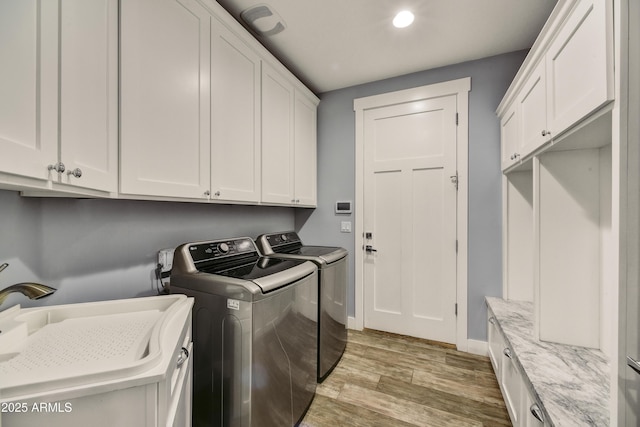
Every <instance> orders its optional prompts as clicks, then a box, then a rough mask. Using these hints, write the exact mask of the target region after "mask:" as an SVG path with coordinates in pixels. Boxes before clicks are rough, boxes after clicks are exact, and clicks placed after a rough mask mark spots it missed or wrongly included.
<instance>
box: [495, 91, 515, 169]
mask: <svg viewBox="0 0 640 427" xmlns="http://www.w3.org/2000/svg"><path fill="white" fill-rule="evenodd" d="M518 124H519V123H518V109H517V104H515V103H514V104H513V105H512V106H511V107H509V109H507V110H506V112H505V113H504V115H503V116H502V117H501V118H500V141H501V164H502V170H505V169H507V168H509V167H511V166H513V165H514V164H516V163H517V162H519V161H520V153H519V152H518V151H519V147H520V144H519V140H518V132H519V127H518Z"/></svg>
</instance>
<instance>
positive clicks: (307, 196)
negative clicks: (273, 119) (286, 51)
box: [294, 91, 317, 206]
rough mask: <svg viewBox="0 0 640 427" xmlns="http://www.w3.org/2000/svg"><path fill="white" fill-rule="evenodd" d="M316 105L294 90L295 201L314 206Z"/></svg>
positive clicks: (315, 183)
mask: <svg viewBox="0 0 640 427" xmlns="http://www.w3.org/2000/svg"><path fill="white" fill-rule="evenodd" d="M316 110H317V108H316V105H315V103H313V102H311V101H309V100H308V99H307V98H305V97H304V95H302V94H300V93H299V92H298V91H296V99H295V119H294V126H295V149H294V150H295V153H294V155H295V162H294V169H295V174H294V176H295V180H294V181H295V185H294V196H295V200H296V201H295V203H296V204H300V205H304V206H316V200H317V198H316V191H317V172H316V170H317V164H316V159H317V152H316V138H317V126H316Z"/></svg>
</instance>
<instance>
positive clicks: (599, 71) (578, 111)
mask: <svg viewBox="0 0 640 427" xmlns="http://www.w3.org/2000/svg"><path fill="white" fill-rule="evenodd" d="M558 7H559V8H560V12H558V13H557V14H556V15H555V20H554V24H553V25H551V26H547V27H546V32H545V30H543V36H541V38H540V39H539V40H538V41H537V42H536V44H538V46H534V48H533V49H532V51H531V56H532V58H534V59H532V60H531V62H528V61H525V65H524V66H523V68H522V70H521V72H520V73H519V75H518V76H516V79H515V80H514V82H513V83H512V85H511V88H510V89H509V91H508V92H507V95H506V96H505V99H504V100H503V103H504V106H503V104H501V105H500V107H498V116H499V117H500V121H501V124H502V129H503V133H502V135H503V138H502V144H503V147H502V153H503V157H502V169H503V170H504V169H507V168H509V167H511V166H513V165H514V164H515V163H518V162H521V161H524V160H526V159H527V157H528V156H530V155H531V154H532V153H533V152H535V151H536V150H538V149H539V148H541V147H543V146H544V145H545V144H547V143H548V142H550V141H555V140H557V139H559V138H560V137H562V135H563V134H565V133H566V131H567V130H569V129H570V128H572V127H574V126H575V125H577V124H578V123H579V122H581V121H582V120H584V119H585V118H587V117H588V116H589V115H591V114H592V113H594V112H595V111H596V110H598V109H599V108H600V107H602V106H603V105H605V104H607V103H608V102H609V101H611V100H613V60H612V52H613V47H612V46H613V42H612V31H611V22H612V19H611V10H610V7H611V4H610V2H608V1H605V0H570V1H566V2H564V3H559V5H558ZM554 12H557V11H554ZM557 22H558V23H559V24H556V23H557ZM554 25H555V26H554ZM521 74H522V76H521ZM514 105H515V107H514ZM514 108H515V110H514ZM514 112H515V114H516V120H515V122H514V123H515V124H512V123H511V121H512V120H513V117H512V115H513V114H514ZM507 125H508V126H510V128H508V129H507V130H508V131H509V132H507V133H505V127H506V126H507ZM515 127H517V129H518V130H517V135H516V140H515V141H514V140H513V139H512V137H513V135H512V133H511V132H512V130H513V128H515ZM505 135H507V136H508V138H505V137H504V136H505ZM512 157H513V158H512Z"/></svg>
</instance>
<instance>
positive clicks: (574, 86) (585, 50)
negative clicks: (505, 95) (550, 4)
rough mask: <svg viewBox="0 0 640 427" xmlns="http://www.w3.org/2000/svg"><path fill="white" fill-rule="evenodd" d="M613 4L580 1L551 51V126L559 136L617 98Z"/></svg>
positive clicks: (548, 108)
mask: <svg viewBox="0 0 640 427" xmlns="http://www.w3.org/2000/svg"><path fill="white" fill-rule="evenodd" d="M609 8H610V2H609V1H605V0H581V1H579V2H578V3H577V4H576V6H575V8H574V9H573V11H572V12H571V15H569V17H568V19H567V21H566V22H565V24H564V25H563V26H562V29H561V30H560V32H559V33H558V35H557V36H556V37H555V39H554V41H553V42H552V43H551V46H550V47H549V51H548V52H547V79H548V89H547V93H548V107H547V118H548V126H549V130H550V131H551V133H552V135H558V134H559V133H561V132H562V131H564V130H565V129H567V128H568V127H570V126H572V125H573V124H575V123H576V122H578V121H579V120H580V119H581V118H583V117H584V116H586V115H587V114H589V113H591V112H592V111H594V110H595V109H597V108H598V107H600V106H601V105H603V104H604V103H606V102H607V101H610V100H612V99H613V52H612V51H613V49H612V45H613V41H612V37H613V32H612V31H611V25H612V18H611V11H610V10H609Z"/></svg>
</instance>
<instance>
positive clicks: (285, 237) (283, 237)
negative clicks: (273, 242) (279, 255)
mask: <svg viewBox="0 0 640 427" xmlns="http://www.w3.org/2000/svg"><path fill="white" fill-rule="evenodd" d="M280 238H281V239H282V241H283V242H286V241H287V235H286V234H283V235H282V236H280Z"/></svg>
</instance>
